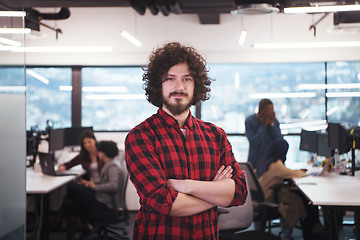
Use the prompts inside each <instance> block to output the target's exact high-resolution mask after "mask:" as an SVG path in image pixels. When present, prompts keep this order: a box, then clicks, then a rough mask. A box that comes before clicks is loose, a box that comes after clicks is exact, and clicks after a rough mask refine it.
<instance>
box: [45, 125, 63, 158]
mask: <svg viewBox="0 0 360 240" xmlns="http://www.w3.org/2000/svg"><path fill="white" fill-rule="evenodd" d="M63 148H64V129H62V128H59V129H53V128H50V129H49V152H55V151H58V150H61V149H63Z"/></svg>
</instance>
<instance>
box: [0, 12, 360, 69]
mask: <svg viewBox="0 0 360 240" xmlns="http://www.w3.org/2000/svg"><path fill="white" fill-rule="evenodd" d="M39 10H40V11H41V12H54V9H39ZM70 11H71V16H70V18H69V19H66V20H58V21H43V22H44V23H46V24H48V25H50V26H53V27H58V28H60V29H61V30H62V32H63V34H59V38H58V40H56V38H55V33H54V32H53V31H51V30H49V29H47V28H45V27H41V31H40V33H41V34H46V35H47V37H46V38H36V39H30V38H27V46H30V47H31V46H112V47H113V49H114V51H113V52H112V53H97V54H95V53H75V54H74V53H27V54H26V64H27V65H32V64H41V65H53V64H55V65H72V64H78V65H138V64H146V63H147V60H148V55H149V53H150V52H151V50H152V49H153V48H154V47H155V46H158V45H162V44H163V43H164V42H168V41H180V42H183V43H186V44H190V45H192V46H194V47H196V48H197V49H198V50H199V51H200V52H201V53H203V54H204V56H206V58H207V60H208V62H209V63H234V62H303V61H338V60H360V54H359V53H360V48H359V47H357V48H332V49H329V48H321V49H300V50H256V49H254V48H253V47H252V44H253V43H255V42H277V43H278V42H297V41H299V42H300V41H301V42H324V41H359V40H360V32H359V33H357V34H335V33H329V32H328V30H329V29H330V28H331V27H333V16H332V14H330V15H329V16H327V17H326V18H325V19H324V20H323V21H321V22H320V23H319V24H318V25H317V35H316V37H314V35H313V31H309V26H310V25H311V24H312V23H314V22H316V21H317V20H318V19H319V18H320V17H321V16H322V15H320V14H315V15H310V14H292V15H291V14H282V13H281V14H266V15H244V16H243V17H241V16H237V15H231V14H222V15H221V17H220V24H215V25H202V24H200V23H199V20H198V17H197V15H195V14H182V15H176V14H170V15H169V16H168V17H165V16H163V15H162V14H158V15H157V16H153V15H151V14H150V13H148V12H147V13H146V14H145V16H140V15H138V14H137V13H135V11H134V10H132V9H131V8H115V7H114V8H71V9H70ZM242 27H243V28H245V29H246V30H247V31H248V38H247V40H246V42H245V45H244V46H239V45H238V44H237V41H238V38H239V35H240V31H241V30H242ZM121 30H127V31H128V32H130V33H131V34H133V35H135V36H136V37H137V38H138V39H140V40H141V41H142V43H143V46H142V47H140V48H137V47H135V46H133V45H132V44H131V43H129V42H127V40H125V39H123V38H122V37H121V36H120V31H121ZM18 54H21V53H18ZM18 60H19V58H17V57H16V54H13V55H7V53H6V52H2V53H1V57H0V64H17V61H18Z"/></svg>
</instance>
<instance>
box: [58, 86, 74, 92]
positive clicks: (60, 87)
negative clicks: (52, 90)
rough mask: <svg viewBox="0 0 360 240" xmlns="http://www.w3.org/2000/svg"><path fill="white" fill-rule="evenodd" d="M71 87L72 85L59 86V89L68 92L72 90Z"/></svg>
mask: <svg viewBox="0 0 360 240" xmlns="http://www.w3.org/2000/svg"><path fill="white" fill-rule="evenodd" d="M72 89H73V87H72V86H64V85H63V86H59V90H60V91H65V92H70V91H72Z"/></svg>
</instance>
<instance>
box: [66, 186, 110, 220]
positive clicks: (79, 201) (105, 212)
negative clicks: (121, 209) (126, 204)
mask: <svg viewBox="0 0 360 240" xmlns="http://www.w3.org/2000/svg"><path fill="white" fill-rule="evenodd" d="M66 197H67V198H68V200H70V202H69V204H67V205H66V206H65V214H66V215H67V216H79V217H80V218H81V219H82V220H83V221H87V222H90V223H93V222H99V221H109V222H111V221H112V220H114V219H115V213H114V210H112V209H110V208H108V207H107V206H106V205H105V204H104V203H102V202H99V201H98V200H97V199H96V197H95V190H93V189H91V188H88V187H85V186H83V185H80V184H78V183H75V182H72V183H70V184H68V191H67V196H66Z"/></svg>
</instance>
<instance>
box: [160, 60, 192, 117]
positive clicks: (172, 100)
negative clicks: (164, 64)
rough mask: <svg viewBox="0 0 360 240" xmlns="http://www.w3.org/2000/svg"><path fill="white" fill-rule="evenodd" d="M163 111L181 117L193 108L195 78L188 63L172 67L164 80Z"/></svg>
mask: <svg viewBox="0 0 360 240" xmlns="http://www.w3.org/2000/svg"><path fill="white" fill-rule="evenodd" d="M162 81H163V82H162V97H163V106H162V107H163V109H164V110H166V109H167V110H169V111H170V112H171V113H172V114H173V115H180V114H181V113H183V112H185V111H187V110H188V109H189V107H190V106H191V101H192V99H193V96H194V87H195V84H194V78H193V77H192V76H191V75H190V71H189V67H188V65H187V63H179V64H176V65H174V66H173V67H171V68H170V69H169V71H168V73H167V74H166V75H165V76H164V78H163V80H162Z"/></svg>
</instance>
